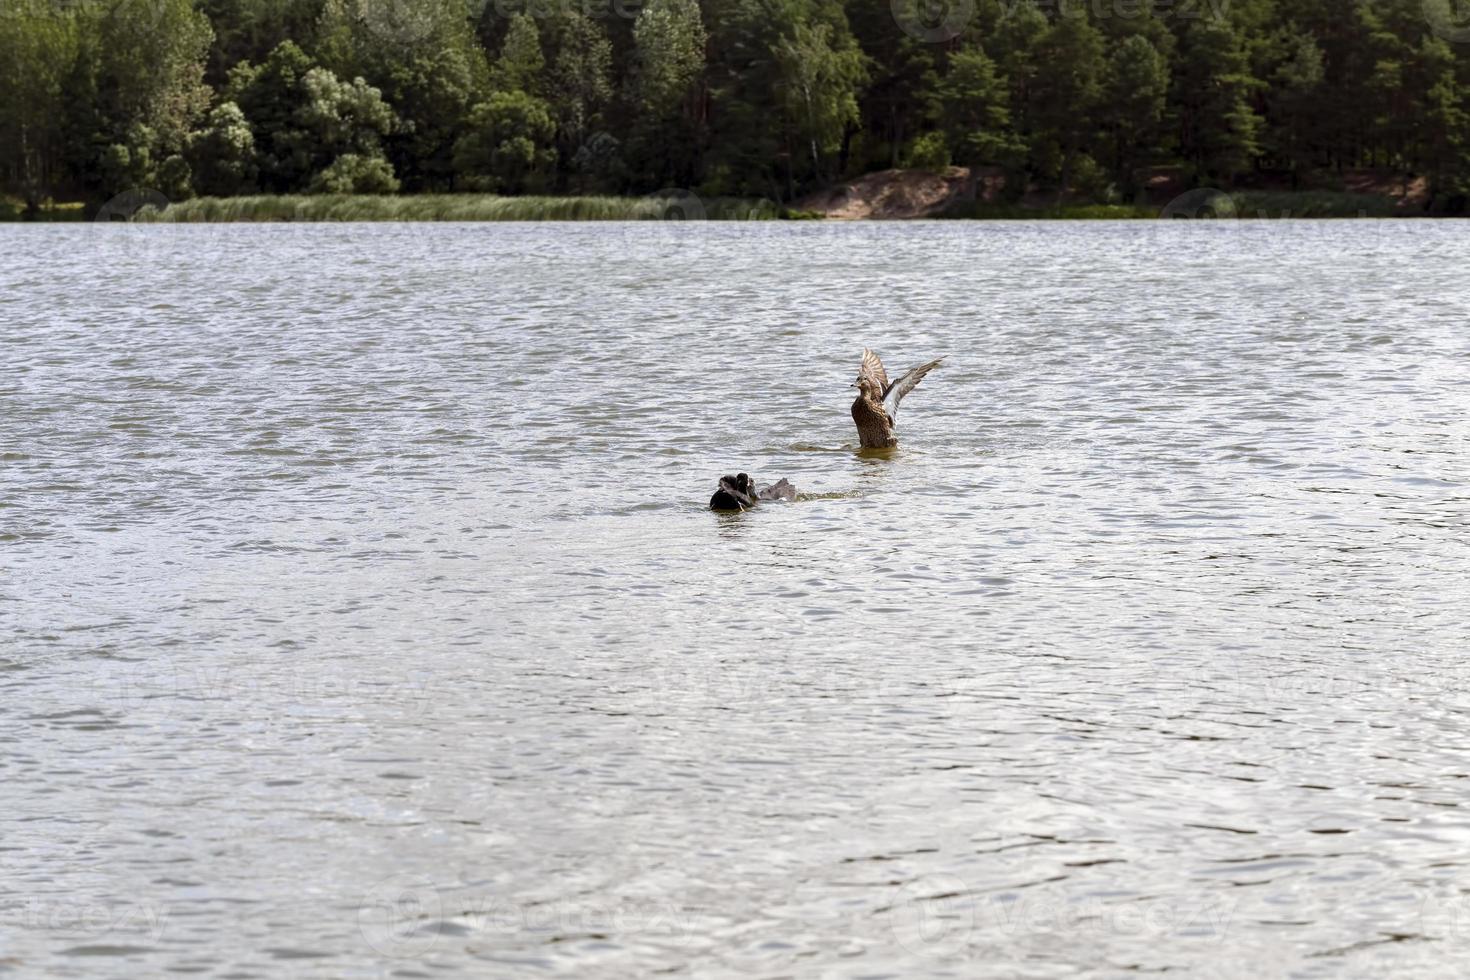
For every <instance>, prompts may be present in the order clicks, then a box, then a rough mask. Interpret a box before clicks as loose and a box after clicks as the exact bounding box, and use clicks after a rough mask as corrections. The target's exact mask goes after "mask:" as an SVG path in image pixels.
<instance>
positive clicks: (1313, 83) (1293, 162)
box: [1268, 34, 1326, 187]
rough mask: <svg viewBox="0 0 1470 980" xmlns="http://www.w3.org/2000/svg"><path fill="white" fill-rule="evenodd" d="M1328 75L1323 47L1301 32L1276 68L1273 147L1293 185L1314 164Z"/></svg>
mask: <svg viewBox="0 0 1470 980" xmlns="http://www.w3.org/2000/svg"><path fill="white" fill-rule="evenodd" d="M1325 79H1326V72H1325V70H1324V66H1323V59H1322V49H1321V48H1320V47H1318V45H1317V41H1316V39H1315V38H1313V37H1312V36H1311V35H1309V34H1302V35H1298V36H1297V37H1296V38H1295V39H1294V40H1293V42H1292V44H1291V56H1290V57H1289V58H1288V59H1287V60H1286V61H1285V62H1284V63H1283V64H1282V65H1281V66H1280V67H1279V68H1278V69H1277V70H1276V76H1275V82H1276V84H1275V85H1274V86H1273V87H1272V90H1271V93H1270V98H1269V100H1268V104H1269V105H1270V109H1271V129H1270V146H1271V150H1272V152H1273V154H1274V155H1275V157H1276V158H1277V159H1278V160H1279V161H1280V162H1281V163H1282V164H1283V165H1285V167H1286V169H1287V170H1288V171H1289V172H1290V173H1291V183H1292V186H1293V187H1297V186H1299V185H1300V184H1301V182H1302V178H1303V176H1304V175H1305V174H1307V173H1309V172H1310V171H1311V169H1312V167H1313V164H1314V160H1315V155H1316V147H1317V144H1318V142H1319V140H1318V138H1317V132H1318V130H1319V126H1318V123H1317V117H1318V114H1319V113H1320V111H1321V110H1320V106H1321V104H1322V96H1323V92H1322V87H1323V83H1324V81H1325Z"/></svg>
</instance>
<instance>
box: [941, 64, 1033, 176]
mask: <svg viewBox="0 0 1470 980" xmlns="http://www.w3.org/2000/svg"><path fill="white" fill-rule="evenodd" d="M939 101H940V107H941V108H940V119H941V122H942V124H943V126H944V130H945V132H946V134H947V136H948V139H949V147H950V155H951V158H952V159H953V160H954V161H955V162H956V163H960V164H964V165H975V164H1009V165H1014V163H1015V158H1016V157H1017V155H1018V153H1019V151H1020V144H1019V143H1018V142H1017V140H1016V136H1015V132H1014V131H1013V130H1012V129H1011V108H1010V97H1009V94H1008V92H1007V91H1006V83H1005V79H1003V78H1001V77H1000V75H999V74H997V72H996V70H995V62H994V61H992V60H991V59H990V56H989V55H987V54H986V53H985V52H984V50H982V49H981V48H980V47H978V46H970V47H966V48H963V49H961V50H960V51H958V52H956V53H955V54H953V55H952V56H951V57H950V59H949V71H948V72H947V73H946V74H945V76H944V82H943V84H942V85H941V86H940V87H939Z"/></svg>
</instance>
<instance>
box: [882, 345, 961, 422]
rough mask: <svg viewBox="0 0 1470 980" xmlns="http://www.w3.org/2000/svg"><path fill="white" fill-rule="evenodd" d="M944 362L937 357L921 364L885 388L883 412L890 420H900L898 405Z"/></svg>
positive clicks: (941, 358)
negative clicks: (925, 376)
mask: <svg viewBox="0 0 1470 980" xmlns="http://www.w3.org/2000/svg"><path fill="white" fill-rule="evenodd" d="M946 356H948V355H946ZM875 358H876V355H875ZM943 360H944V358H943V357H936V358H935V359H934V360H932V361H930V362H929V363H928V364H920V365H919V366H918V367H916V368H910V369H909V370H908V371H905V372H904V373H903V374H902V375H901V376H900V377H899V379H898V380H897V381H895V382H893V384H891V385H885V386H884V388H883V411H885V412H887V413H888V417H889V418H890V419H893V420H894V421H897V420H898V403H899V402H901V401H903V396H904V395H907V394H908V393H909V392H911V391H913V390H914V389H915V388H917V387H918V386H919V382H920V381H923V380H924V375H926V374H928V373H929V372H930V371H932V370H934V369H935V368H937V367H938V366H939V364H940V362H941V361H943ZM864 363H866V361H865V362H864Z"/></svg>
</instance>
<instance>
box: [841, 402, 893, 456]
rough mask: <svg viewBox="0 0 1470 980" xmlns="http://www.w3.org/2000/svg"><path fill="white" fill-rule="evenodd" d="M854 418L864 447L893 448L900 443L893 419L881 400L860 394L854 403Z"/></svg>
mask: <svg viewBox="0 0 1470 980" xmlns="http://www.w3.org/2000/svg"><path fill="white" fill-rule="evenodd" d="M852 420H853V422H855V423H856V424H857V430H858V442H860V443H861V444H862V447H863V448H864V449H892V448H893V447H894V446H896V445H898V436H896V435H894V434H893V419H891V418H889V417H888V413H887V412H885V411H883V403H882V402H881V401H878V400H877V399H874V398H870V397H868V395H867V394H859V395H858V396H857V398H856V399H854V400H853V403H852Z"/></svg>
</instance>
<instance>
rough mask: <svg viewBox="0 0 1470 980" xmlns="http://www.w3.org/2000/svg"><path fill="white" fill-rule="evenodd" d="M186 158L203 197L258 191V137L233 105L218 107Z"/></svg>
mask: <svg viewBox="0 0 1470 980" xmlns="http://www.w3.org/2000/svg"><path fill="white" fill-rule="evenodd" d="M184 158H185V159H186V160H188V162H189V166H190V169H191V170H192V172H193V180H194V189H195V190H196V191H197V192H198V193H200V194H206V195H210V196H213V197H231V196H233V195H236V194H249V193H251V192H252V191H254V190H255V186H256V185H255V178H256V175H257V174H258V173H259V166H258V165H257V164H256V162H255V134H254V133H253V132H252V131H251V129H250V124H249V123H248V122H247V121H246V120H245V113H243V112H241V111H240V107H239V106H237V105H236V104H235V103H233V102H225V103H223V104H221V105H218V106H216V107H215V108H214V109H213V111H211V112H210V114H209V117H208V118H207V119H206V120H205V124H204V128H202V129H200V130H198V131H196V132H194V133H192V134H190V136H189V141H188V145H187V147H186V148H185V151H184Z"/></svg>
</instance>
